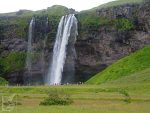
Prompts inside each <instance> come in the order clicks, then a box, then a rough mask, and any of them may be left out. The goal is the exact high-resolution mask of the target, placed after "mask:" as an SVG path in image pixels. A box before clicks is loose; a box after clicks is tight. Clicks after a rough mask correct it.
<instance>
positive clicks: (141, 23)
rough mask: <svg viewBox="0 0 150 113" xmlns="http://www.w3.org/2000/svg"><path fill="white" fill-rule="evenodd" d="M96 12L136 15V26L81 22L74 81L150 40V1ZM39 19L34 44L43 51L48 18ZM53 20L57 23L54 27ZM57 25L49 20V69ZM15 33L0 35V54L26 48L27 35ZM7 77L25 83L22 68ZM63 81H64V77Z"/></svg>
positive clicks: (11, 80) (46, 60)
mask: <svg viewBox="0 0 150 113" xmlns="http://www.w3.org/2000/svg"><path fill="white" fill-rule="evenodd" d="M96 14H97V15H98V16H99V17H107V18H109V19H116V18H129V19H133V18H134V24H135V27H134V29H131V30H125V31H119V30H117V29H115V28H114V26H111V25H110V26H88V27H85V26H80V25H79V30H80V31H79V36H78V37H77V41H76V44H75V49H76V59H75V70H73V71H74V73H75V76H74V80H73V82H75V83H76V82H79V81H81V82H82V81H86V80H87V79H89V78H90V77H92V76H93V75H95V74H96V73H98V72H100V71H102V70H104V69H105V68H106V67H107V66H109V65H110V64H112V63H114V62H115V61H117V60H118V59H120V58H122V57H124V56H126V55H129V54H130V53H132V52H135V51H136V50H138V49H140V48H143V47H144V46H145V45H147V44H150V4H144V5H123V6H118V7H114V8H107V9H99V10H97V11H96ZM40 20H41V19H40V18H39V19H37V23H39V24H37V25H36V26H35V29H36V30H35V35H34V36H35V40H34V44H33V45H34V48H36V51H41V50H42V49H43V46H42V43H43V42H42V40H43V39H44V38H43V37H44V34H45V29H44V28H45V27H44V22H45V21H44V20H43V21H40ZM79 23H80V22H79ZM51 24H53V25H52V26H55V27H52V26H51ZM42 26H43V27H42ZM50 26H51V27H50ZM56 26H57V25H54V23H52V22H51V23H49V28H51V29H50V30H49V31H48V32H49V34H50V36H48V40H47V42H46V44H47V46H46V47H45V48H44V51H45V55H44V57H45V63H46V67H45V68H46V69H48V66H49V62H50V59H51V56H52V52H53V44H54V41H55V40H54V37H55V35H56V31H57V30H56ZM53 28H55V29H53ZM41 32H42V33H41ZM10 36H11V35H10ZM12 36H13V38H2V35H0V37H1V45H0V52H1V55H4V54H6V53H7V54H8V53H9V52H11V51H26V49H27V38H26V39H21V38H18V37H15V35H12ZM69 59H71V56H68V60H67V63H66V64H65V67H64V73H63V76H65V73H69V71H68V68H70V67H68V66H67V64H70V62H69ZM38 61H40V60H38ZM40 65H41V61H40V62H39V63H37V62H36V63H35V67H39V66H40ZM37 69H38V68H37ZM15 73H16V74H15ZM34 73H35V75H34V76H33V78H34V77H35V78H37V77H36V75H37V76H39V77H38V78H39V79H41V78H40V75H39V74H36V73H40V72H39V70H36V69H35V70H34ZM45 73H46V71H45ZM70 74H71V72H70ZM7 78H8V79H9V80H10V82H11V83H22V82H21V81H22V71H21V72H13V73H11V74H8V75H7ZM12 78H13V79H12ZM68 79H70V78H68ZM15 81H16V82H15ZM63 81H64V82H65V80H63Z"/></svg>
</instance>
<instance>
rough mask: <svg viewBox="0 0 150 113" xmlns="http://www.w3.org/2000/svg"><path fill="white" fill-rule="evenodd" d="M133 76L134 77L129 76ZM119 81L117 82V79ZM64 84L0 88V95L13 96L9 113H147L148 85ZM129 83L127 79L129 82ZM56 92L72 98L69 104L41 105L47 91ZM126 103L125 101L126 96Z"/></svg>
mask: <svg viewBox="0 0 150 113" xmlns="http://www.w3.org/2000/svg"><path fill="white" fill-rule="evenodd" d="M133 76H134V75H133ZM120 81H121V80H120ZM118 83H119V82H116V81H115V82H114V83H113V84H102V85H68V86H65V85H64V86H22V87H21V86H20V87H12V86H1V87H0V96H4V95H5V96H6V95H7V96H9V95H11V94H16V95H17V96H16V98H17V101H18V102H19V103H21V105H16V106H15V108H14V110H13V111H11V112H10V113H149V112H150V109H149V106H150V90H149V86H150V84H148V83H147V84H146V83H145V84H144V85H141V86H140V84H132V85H131V84H127V83H126V84H122V85H119V84H118ZM128 83H130V80H129V82H128ZM53 89H55V90H59V91H64V92H65V93H66V94H69V95H70V97H71V98H72V99H73V101H74V102H73V103H72V104H71V105H66V106H61V105H57V106H56V105H55V106H41V105H39V104H40V102H41V101H42V100H43V99H44V98H45V97H47V94H46V92H47V91H53ZM124 92H126V93H128V95H129V97H130V98H129V99H130V103H128V102H126V100H127V99H128V97H126V95H125V93H124Z"/></svg>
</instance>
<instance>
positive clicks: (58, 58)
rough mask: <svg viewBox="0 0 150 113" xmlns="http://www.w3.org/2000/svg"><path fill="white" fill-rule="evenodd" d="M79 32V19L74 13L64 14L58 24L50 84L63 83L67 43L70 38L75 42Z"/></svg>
mask: <svg viewBox="0 0 150 113" xmlns="http://www.w3.org/2000/svg"><path fill="white" fill-rule="evenodd" d="M77 34H78V32H77V19H76V17H75V16H74V14H69V15H66V16H63V17H62V18H61V20H60V22H59V25H58V30H57V36H56V41H55V44H54V48H53V57H52V64H51V67H50V69H49V72H48V76H47V83H48V84H51V85H53V84H60V83H61V79H62V72H63V67H64V64H65V60H66V54H67V53H66V52H67V51H66V50H67V45H68V42H69V40H72V41H73V43H75V41H76V36H77Z"/></svg>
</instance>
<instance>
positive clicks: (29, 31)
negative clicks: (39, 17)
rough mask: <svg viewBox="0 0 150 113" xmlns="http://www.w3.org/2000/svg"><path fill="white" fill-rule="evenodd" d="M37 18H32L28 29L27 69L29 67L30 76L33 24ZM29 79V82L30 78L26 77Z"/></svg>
mask: <svg viewBox="0 0 150 113" xmlns="http://www.w3.org/2000/svg"><path fill="white" fill-rule="evenodd" d="M34 22H35V20H34V18H32V20H31V21H30V25H29V30H28V45H27V57H26V69H27V73H28V76H30V75H31V74H32V73H31V68H32V35H33V24H34ZM25 80H28V81H26V82H29V79H25Z"/></svg>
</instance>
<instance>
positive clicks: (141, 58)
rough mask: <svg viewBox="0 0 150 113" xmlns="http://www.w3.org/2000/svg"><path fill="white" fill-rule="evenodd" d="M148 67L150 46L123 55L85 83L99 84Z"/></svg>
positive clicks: (149, 64)
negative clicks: (123, 56)
mask: <svg viewBox="0 0 150 113" xmlns="http://www.w3.org/2000/svg"><path fill="white" fill-rule="evenodd" d="M147 68H150V46H146V47H145V48H143V49H141V50H139V51H137V52H135V53H133V54H131V55H129V56H127V57H125V58H122V59H120V60H119V61H117V62H116V63H114V64H112V65H111V66H109V67H108V68H107V69H105V70H104V71H102V72H100V73H98V74H97V75H95V76H94V77H92V78H91V79H89V80H88V81H87V82H86V83H88V84H101V83H105V82H108V81H111V80H117V79H119V78H121V77H124V76H128V75H131V74H133V73H136V72H140V71H142V70H144V69H147Z"/></svg>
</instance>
